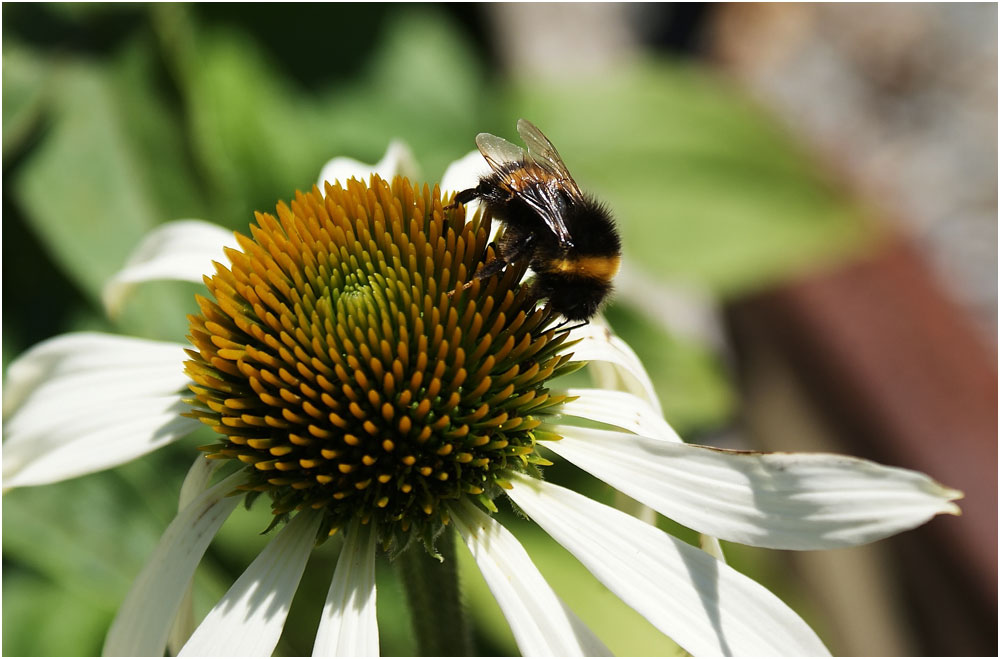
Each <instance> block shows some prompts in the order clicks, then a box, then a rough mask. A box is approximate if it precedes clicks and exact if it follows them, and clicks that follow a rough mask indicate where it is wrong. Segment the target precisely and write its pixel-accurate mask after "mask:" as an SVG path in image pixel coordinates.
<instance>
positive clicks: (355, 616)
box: [312, 520, 378, 657]
mask: <svg viewBox="0 0 1000 659" xmlns="http://www.w3.org/2000/svg"><path fill="white" fill-rule="evenodd" d="M374 526H375V525H374V524H361V523H360V522H358V521H357V520H354V521H353V522H351V525H350V527H349V528H348V530H347V536H346V537H345V538H344V547H343V549H341V550H340V558H338V559H337V569H336V570H334V573H333V581H332V582H331V583H330V590H329V591H328V592H327V595H326V604H325V605H324V606H323V617H322V618H320V622H319V631H317V632H316V642H315V643H314V645H313V651H312V654H313V656H314V657H377V656H378V620H376V618H375V536H376V533H375V528H374Z"/></svg>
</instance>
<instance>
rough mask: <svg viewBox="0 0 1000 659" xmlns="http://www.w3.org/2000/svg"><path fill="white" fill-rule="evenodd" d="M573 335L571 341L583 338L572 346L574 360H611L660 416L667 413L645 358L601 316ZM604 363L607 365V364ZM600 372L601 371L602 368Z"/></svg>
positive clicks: (628, 387)
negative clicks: (662, 405) (648, 370)
mask: <svg viewBox="0 0 1000 659" xmlns="http://www.w3.org/2000/svg"><path fill="white" fill-rule="evenodd" d="M569 339H570V340H571V341H573V340H576V339H579V342H578V343H576V344H574V345H573V346H571V347H570V348H569V349H568V351H569V352H572V353H573V361H594V362H599V363H606V364H610V365H611V366H612V367H613V368H614V370H615V374H616V375H617V376H618V378H620V380H621V384H622V386H623V387H624V388H625V390H626V391H629V392H631V393H633V394H635V395H636V396H639V397H640V398H642V399H643V400H645V401H646V402H648V403H649V404H650V405H651V406H652V407H653V409H654V410H656V412H657V413H658V414H659V415H660V416H662V415H663V408H662V407H661V406H660V399H659V398H658V397H657V396H656V391H655V390H654V389H653V382H652V381H651V380H650V379H649V374H648V373H646V369H645V368H643V366H642V362H640V361H639V358H638V357H636V355H635V353H634V352H633V351H632V348H630V347H629V346H628V344H627V343H625V342H624V341H622V340H621V339H620V338H618V337H617V336H615V335H614V334H612V333H611V330H610V329H608V328H607V326H605V325H603V324H602V323H601V322H599V319H595V320H592V321H591V322H590V324H588V325H584V326H583V327H578V328H576V329H575V330H573V331H572V332H570V336H569ZM600 365H601V366H605V368H606V365H605V364H600ZM591 368H593V366H592V367H591ZM598 372H600V371H599V370H598ZM601 386H602V387H605V386H606V385H605V384H601Z"/></svg>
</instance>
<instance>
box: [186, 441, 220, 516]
mask: <svg viewBox="0 0 1000 659" xmlns="http://www.w3.org/2000/svg"><path fill="white" fill-rule="evenodd" d="M223 463H224V461H223V460H209V459H208V458H206V457H205V456H203V455H199V456H198V457H197V458H195V459H194V462H193V463H192V464H191V467H190V468H189V469H188V473H187V475H186V476H185V477H184V482H183V483H181V492H180V494H179V495H178V497H177V512H180V511H182V510H184V509H185V508H187V507H188V505H189V504H190V503H191V502H192V501H194V500H195V498H196V497H199V496H201V493H202V492H204V491H205V490H207V489H208V484H209V482H210V481H211V480H212V475H213V474H215V472H216V471H218V470H219V467H221V466H222V465H223Z"/></svg>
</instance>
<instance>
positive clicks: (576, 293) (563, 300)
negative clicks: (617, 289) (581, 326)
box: [535, 274, 611, 321]
mask: <svg viewBox="0 0 1000 659" xmlns="http://www.w3.org/2000/svg"><path fill="white" fill-rule="evenodd" d="M535 286H536V290H537V292H538V295H539V297H544V298H548V301H549V305H550V306H551V307H552V309H553V310H554V311H556V312H558V313H560V314H562V315H563V316H564V317H565V318H567V319H569V320H571V321H582V320H590V319H591V318H593V317H594V314H596V313H597V311H598V310H599V309H600V308H601V304H602V303H603V302H604V300H605V298H606V297H607V296H608V293H610V292H611V284H610V282H605V281H599V280H595V279H591V278H582V277H570V276H565V275H558V274H550V275H547V276H546V275H540V276H539V277H538V280H537V282H536V284H535Z"/></svg>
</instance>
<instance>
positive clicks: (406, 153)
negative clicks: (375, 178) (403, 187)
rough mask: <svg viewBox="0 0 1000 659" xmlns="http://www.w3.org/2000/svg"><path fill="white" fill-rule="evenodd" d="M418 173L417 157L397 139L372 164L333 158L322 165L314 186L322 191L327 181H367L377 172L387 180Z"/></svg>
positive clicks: (331, 182)
mask: <svg viewBox="0 0 1000 659" xmlns="http://www.w3.org/2000/svg"><path fill="white" fill-rule="evenodd" d="M418 173H419V168H418V167H417V159H416V158H414V157H413V153H412V152H411V151H410V148H409V147H408V146H406V144H405V143H403V142H401V141H399V140H393V141H392V142H390V143H389V148H388V149H386V152H385V155H384V156H382V159H381V160H379V161H378V162H377V163H375V164H374V165H368V164H366V163H363V162H360V161H358V160H355V159H354V158H343V157H341V158H334V159H333V160H331V161H329V162H328V163H326V164H325V165H323V169H322V170H321V171H320V173H319V180H318V181H317V182H316V186H317V187H318V188H319V191H320V192H323V191H324V190H325V189H326V187H325V183H326V182H328V181H329V182H330V184H333V183H335V182H338V181H339V182H340V183H341V184H344V183H347V181H348V180H350V179H352V178H354V179H357V180H359V181H364V182H366V183H367V181H368V177H369V176H371V175H372V174H378V175H379V176H381V177H382V178H383V179H385V180H387V181H388V180H389V179H391V178H392V177H393V176H397V175H399V176H406V177H408V178H410V179H412V178H414V177H416V176H417V175H418Z"/></svg>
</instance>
